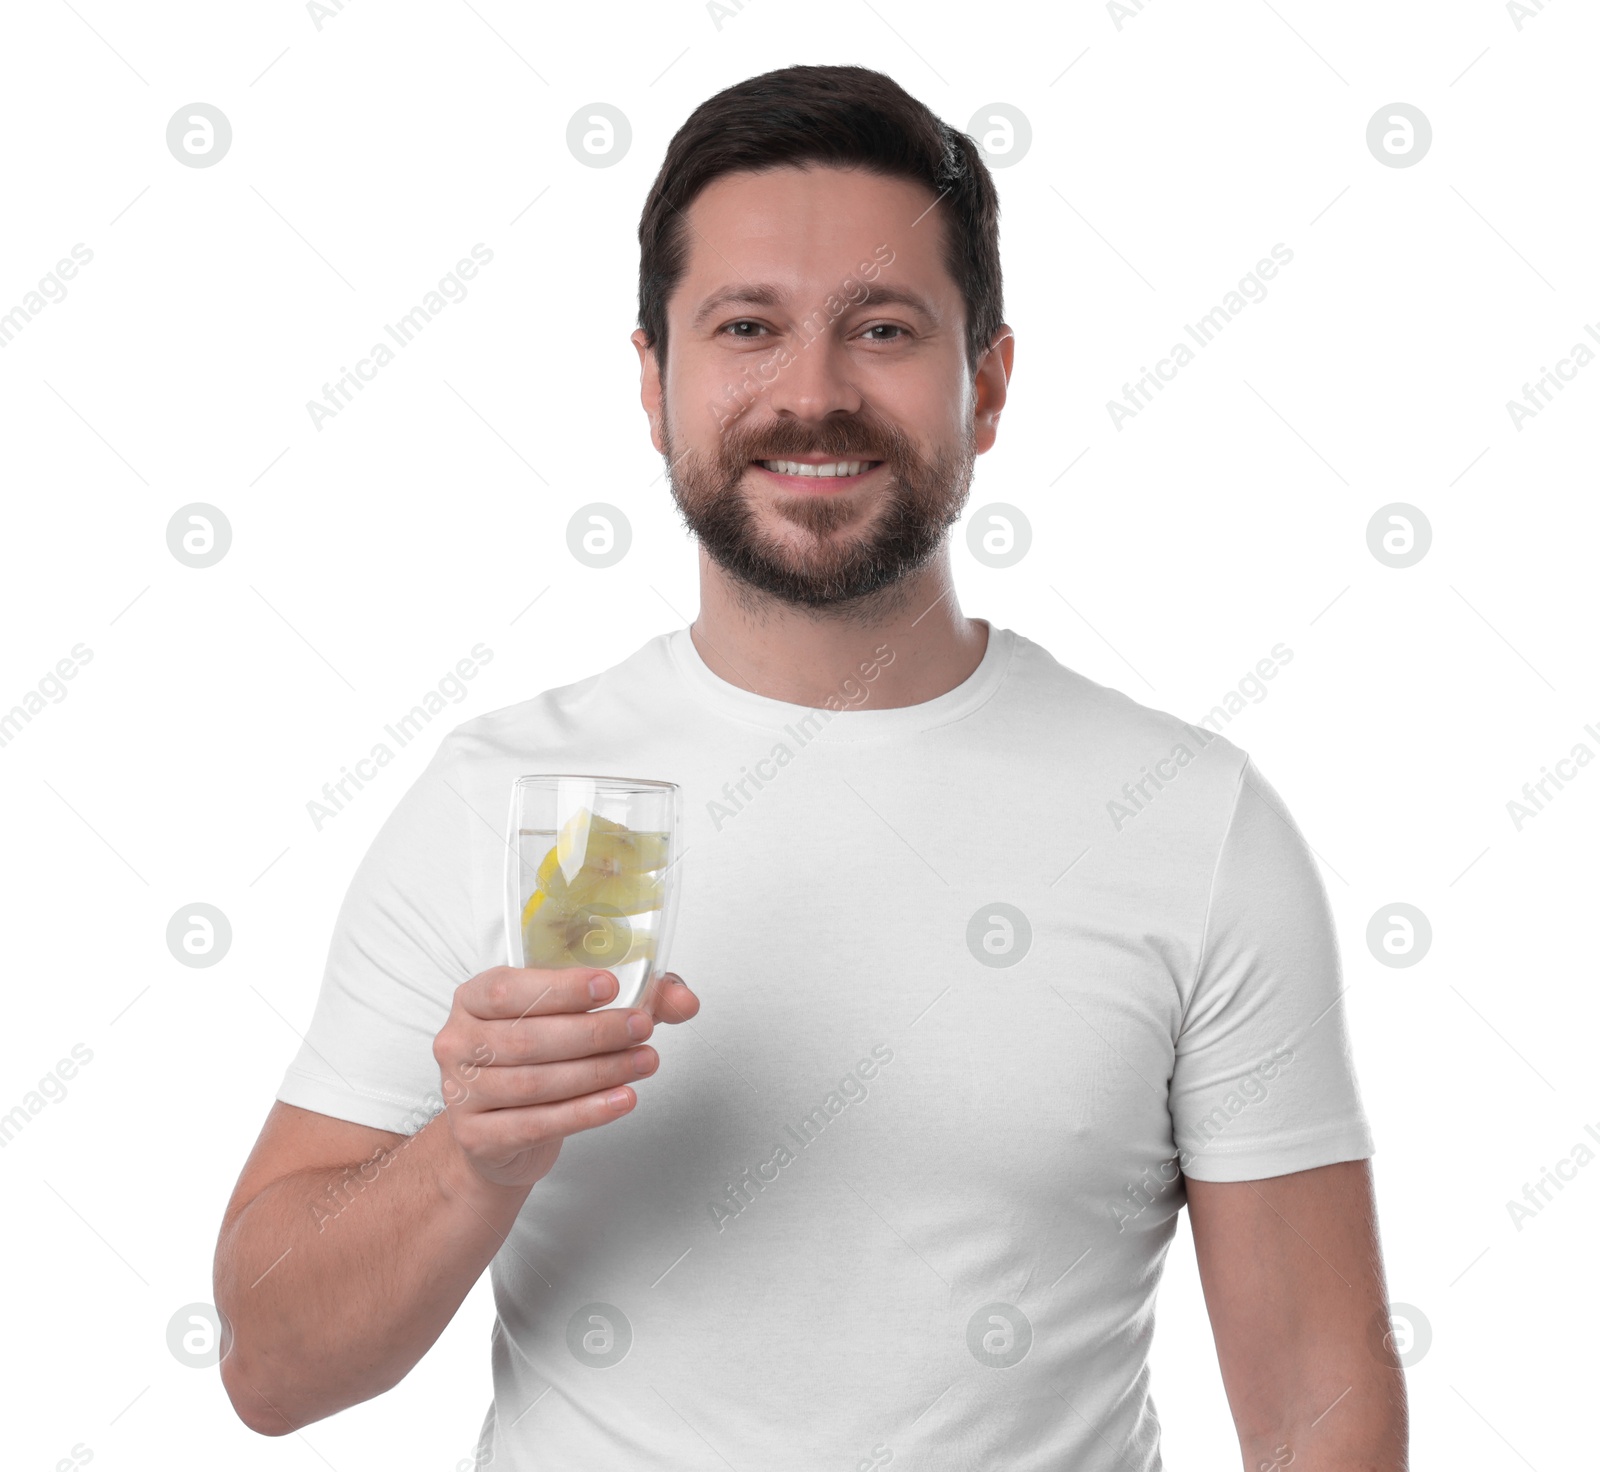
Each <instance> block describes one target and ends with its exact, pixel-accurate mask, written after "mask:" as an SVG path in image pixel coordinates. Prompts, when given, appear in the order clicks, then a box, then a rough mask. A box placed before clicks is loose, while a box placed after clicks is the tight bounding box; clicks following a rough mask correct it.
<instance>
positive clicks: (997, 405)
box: [973, 322, 1016, 455]
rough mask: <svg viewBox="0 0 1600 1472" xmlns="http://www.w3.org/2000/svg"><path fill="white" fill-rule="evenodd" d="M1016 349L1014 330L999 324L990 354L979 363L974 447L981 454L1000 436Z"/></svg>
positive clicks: (984, 356)
mask: <svg viewBox="0 0 1600 1472" xmlns="http://www.w3.org/2000/svg"><path fill="white" fill-rule="evenodd" d="M1015 349H1016V338H1015V337H1014V336H1013V334H1012V331H1011V328H1010V327H1009V326H1008V325H1007V324H1006V323H1004V322H1002V323H1001V324H1000V329H999V331H998V332H997V333H996V334H995V338H994V341H993V342H992V343H990V345H989V351H988V352H986V353H985V354H984V355H983V357H982V358H980V359H979V360H978V372H977V375H976V378H975V381H974V384H973V387H974V390H975V395H974V405H973V426H974V429H975V431H976V438H975V442H974V446H973V448H974V449H975V451H976V453H978V454H979V455H981V454H983V452H984V451H985V450H988V449H991V448H993V446H994V442H995V437H996V436H997V435H998V434H999V433H1000V411H1001V410H1002V409H1004V408H1005V406H1006V385H1007V384H1008V383H1010V381H1011V360H1012V356H1013V353H1014V352H1015Z"/></svg>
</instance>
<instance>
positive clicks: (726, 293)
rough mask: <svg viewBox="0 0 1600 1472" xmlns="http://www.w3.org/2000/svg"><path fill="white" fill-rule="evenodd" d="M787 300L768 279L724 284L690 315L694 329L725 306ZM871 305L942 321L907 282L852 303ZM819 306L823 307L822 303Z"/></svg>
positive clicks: (872, 289) (870, 291) (855, 307)
mask: <svg viewBox="0 0 1600 1472" xmlns="http://www.w3.org/2000/svg"><path fill="white" fill-rule="evenodd" d="M787 300H788V296H787V294H786V293H785V292H784V291H782V290H781V289H780V288H779V287H776V286H772V285H769V284H767V283H761V284H758V285H750V284H745V285H743V286H724V287H722V288H721V289H720V290H718V291H714V292H712V294H711V295H710V296H708V297H707V298H706V299H705V300H704V301H703V302H701V303H700V305H699V307H698V308H697V309H696V311H695V314H694V316H693V317H691V318H690V319H689V326H690V328H691V329H692V330H698V329H699V328H700V327H703V326H704V325H705V323H706V321H707V319H708V318H710V317H712V316H713V315H715V314H716V313H717V312H719V311H721V310H722V308H724V307H730V306H746V307H781V306H782V305H783V304H784V303H785V302H786V301H787ZM868 307H909V308H910V309H911V310H912V311H913V312H917V313H919V314H920V315H922V316H923V317H925V318H926V319H927V320H928V321H930V322H938V321H939V311H938V309H937V308H936V307H935V306H934V305H933V303H932V302H930V301H929V300H928V298H927V297H925V296H923V295H922V293H921V292H916V291H911V290H910V289H908V288H907V287H904V286H888V285H873V286H868V287H867V294H866V295H865V296H864V297H862V298H861V299H860V300H859V301H854V302H851V303H850V304H849V310H851V311H859V310H862V309H865V308H868ZM817 310H819V311H820V310H822V308H821V306H820V305H819V306H818V308H817Z"/></svg>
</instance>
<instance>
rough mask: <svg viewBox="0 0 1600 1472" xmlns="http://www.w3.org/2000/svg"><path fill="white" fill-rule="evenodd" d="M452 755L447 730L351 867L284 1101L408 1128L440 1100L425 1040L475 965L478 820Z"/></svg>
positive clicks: (371, 1122)
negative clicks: (473, 838) (473, 830)
mask: <svg viewBox="0 0 1600 1472" xmlns="http://www.w3.org/2000/svg"><path fill="white" fill-rule="evenodd" d="M456 751H457V748H456V743H455V740H454V738H453V736H446V737H445V739H444V741H443V742H442V743H441V744H440V746H439V749H438V750H437V751H436V752H435V753H434V756H433V759H432V760H431V761H430V762H429V763H428V765H427V767H426V769H425V770H424V771H423V773H422V775H421V776H420V777H418V778H417V780H416V782H415V783H414V784H413V785H412V787H411V788H410V789H409V790H408V791H407V792H406V793H405V795H404V796H403V797H402V798H401V799H400V801H399V803H398V805H397V806H396V807H395V809H394V811H393V812H392V813H391V814H390V815H389V818H388V819H387V821H386V822H385V823H384V825H383V826H382V828H380V829H379V830H378V833H377V836H376V837H375V838H374V839H373V840H372V845H371V847H370V848H368V850H367V852H366V855H365V856H364V857H363V858H362V860H361V863H360V864H359V865H358V867H357V869H356V872H355V875H354V877H353V878H352V880H351V882H350V888H349V890H348V891H347V892H346V894H345V898H344V904H343V905H342V906H341V907H340V910H339V915H338V919H337V920H336V921H335V923H334V929H333V938H332V941H331V942H330V944H329V947H328V959H327V966H326V969H325V970H324V972H323V977H322V989H321V992H320V993H319V995H318V997H317V1004H316V1010H315V1012H314V1013H313V1015H312V1018H311V1025H310V1027H309V1028H308V1029H307V1031H306V1033H305V1034H304V1042H303V1044H302V1046H301V1048H300V1051H299V1052H298V1053H297V1054H296V1055H295V1058H294V1060H293V1062H291V1063H290V1064H289V1067H288V1070H287V1071H286V1072H285V1074H284V1076H283V1083H282V1085H281V1086H280V1088H279V1089H278V1095H277V1097H278V1098H279V1099H281V1100H283V1101H284V1102H285V1103H287V1104H295V1105H298V1106H299V1107H300V1108H302V1109H312V1110H315V1111H316V1112H317V1113H319V1114H328V1115H332V1116H333V1117H334V1118H336V1119H348V1120H352V1121H354V1122H355V1123H357V1124H365V1125H371V1126H373V1127H374V1128H376V1129H382V1130H393V1131H396V1132H397V1133H400V1134H406V1135H409V1134H414V1133H415V1132H416V1131H417V1130H419V1129H421V1128H422V1126H423V1125H424V1124H426V1123H427V1122H428V1120H429V1119H430V1118H431V1117H432V1116H433V1115H434V1114H436V1113H438V1111H439V1110H440V1109H441V1108H442V1107H443V1105H444V1099H443V1096H442V1094H441V1093H440V1087H439V1086H440V1079H439V1065H438V1063H437V1061H436V1060H435V1059H434V1056H433V1040H434V1038H435V1036H437V1034H438V1031H439V1029H440V1028H441V1027H443V1026H444V1023H445V1019H446V1018H447V1017H448V1016H449V1015H450V1004H451V1000H452V997H453V995H454V992H455V989H456V987H457V986H459V985H460V984H461V983H462V982H463V981H465V980H467V979H468V978H469V977H471V976H474V975H476V974H477V973H478V972H479V971H481V970H483V969H484V965H483V964H480V958H479V957H478V955H477V954H476V949H477V947H476V942H475V941H474V934H475V924H474V914H473V901H474V896H473V893H472V874H473V869H472V864H471V855H470V853H469V851H468V845H469V834H470V829H469V826H468V825H469V824H470V823H473V822H478V821H480V820H479V819H478V818H477V817H476V816H475V815H474V814H473V812H472V811H471V809H470V808H469V807H468V805H467V802H466V800H465V796H464V793H465V789H464V787H463V786H462V783H461V782H460V780H458V778H457V776H456V774H455V770H454V769H455V766H456ZM495 817H496V818H498V815H495ZM487 964H492V962H490V963H487Z"/></svg>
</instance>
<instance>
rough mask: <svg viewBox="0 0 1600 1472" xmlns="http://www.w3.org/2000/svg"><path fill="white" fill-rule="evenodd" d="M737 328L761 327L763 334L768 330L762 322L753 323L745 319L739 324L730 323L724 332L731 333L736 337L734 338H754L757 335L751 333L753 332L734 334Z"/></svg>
mask: <svg viewBox="0 0 1600 1472" xmlns="http://www.w3.org/2000/svg"><path fill="white" fill-rule="evenodd" d="M737 327H759V328H760V329H761V331H763V332H765V331H766V330H767V329H766V327H765V326H764V325H763V324H762V323H760V322H752V321H750V320H749V319H748V318H744V319H742V320H741V321H738V322H730V323H728V325H727V326H726V327H724V328H723V329H722V330H723V331H724V332H728V333H731V335H732V336H734V337H754V336H755V334H754V333H751V332H734V331H732V329H734V328H737Z"/></svg>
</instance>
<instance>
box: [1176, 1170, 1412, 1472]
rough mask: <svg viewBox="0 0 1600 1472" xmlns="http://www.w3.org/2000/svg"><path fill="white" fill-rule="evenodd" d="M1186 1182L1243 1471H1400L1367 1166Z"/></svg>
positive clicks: (1402, 1412) (1399, 1411) (1398, 1417)
mask: <svg viewBox="0 0 1600 1472" xmlns="http://www.w3.org/2000/svg"><path fill="white" fill-rule="evenodd" d="M1186 1185H1187V1190H1188V1199H1189V1217H1190V1225H1191V1227H1192V1229H1193V1231H1194V1244H1195V1255H1196V1257H1197V1258H1198V1260H1199V1264H1200V1282H1201V1286H1202V1287H1203V1288H1204V1290H1205V1296H1206V1308H1207V1310H1208V1312H1209V1313H1210V1316H1211V1332H1212V1335H1213V1337H1214V1338H1215V1340H1216V1345H1217V1360H1218V1363H1219V1364H1220V1366H1221V1369H1222V1381H1223V1385H1224V1386H1225V1387H1226V1389H1227V1392H1228V1405H1229V1408H1230V1409H1231V1410H1232V1412H1233V1420H1234V1425H1235V1426H1236V1427H1237V1428H1238V1432H1239V1447H1240V1450H1241V1452H1242V1453H1243V1456H1244V1466H1245V1469H1246V1472H1262V1469H1268V1472H1284V1469H1286V1468H1288V1467H1290V1466H1292V1467H1293V1469H1294V1472H1406V1469H1407V1466H1408V1462H1407V1442H1408V1423H1407V1414H1406V1390H1405V1376H1404V1373H1403V1372H1402V1370H1401V1369H1400V1365H1399V1360H1398V1358H1397V1357H1396V1356H1395V1354H1394V1352H1393V1350H1392V1348H1391V1347H1390V1345H1389V1343H1388V1341H1387V1340H1384V1339H1381V1338H1380V1336H1381V1335H1382V1334H1383V1333H1384V1332H1385V1331H1386V1330H1387V1325H1388V1290H1387V1288H1386V1286H1385V1284H1384V1274H1383V1258H1382V1254H1381V1251H1380V1248H1379V1245H1378V1223H1377V1214H1376V1211H1375V1209H1374V1205H1373V1192H1372V1173H1371V1170H1370V1169H1369V1167H1368V1164H1367V1162H1366V1161H1365V1160H1347V1161H1342V1162H1340V1163H1339V1164H1337V1165H1324V1166H1319V1167H1317V1168H1316V1169H1314V1170H1302V1171H1295V1172H1293V1173H1292V1174H1290V1175H1283V1176H1271V1177H1268V1178H1266V1179H1264V1180H1257V1181H1229V1182H1220V1181H1197V1180H1190V1181H1188V1182H1187V1183H1186ZM1375 1324H1376V1325H1379V1328H1378V1329H1377V1331H1376V1332H1375V1331H1374V1325H1375ZM1380 1355H1381V1356H1382V1358H1380Z"/></svg>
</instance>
